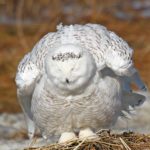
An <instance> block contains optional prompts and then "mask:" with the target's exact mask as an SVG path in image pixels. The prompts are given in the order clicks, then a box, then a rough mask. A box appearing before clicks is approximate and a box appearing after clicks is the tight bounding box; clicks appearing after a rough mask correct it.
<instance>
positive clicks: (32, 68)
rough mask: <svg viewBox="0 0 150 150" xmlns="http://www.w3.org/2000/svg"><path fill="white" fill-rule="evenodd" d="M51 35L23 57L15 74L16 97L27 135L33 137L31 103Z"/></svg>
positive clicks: (42, 71)
mask: <svg viewBox="0 0 150 150" xmlns="http://www.w3.org/2000/svg"><path fill="white" fill-rule="evenodd" d="M52 37H53V33H49V34H47V35H46V36H44V37H43V38H42V39H41V40H40V41H39V42H38V43H37V44H36V45H35V47H34V48H33V50H32V51H31V52H30V53H28V54H27V55H25V56H24V58H23V59H22V60H21V62H20V63H19V66H18V70H17V73H16V85H17V96H18V100H19V103H20V105H21V108H22V110H23V112H24V115H25V119H26V122H27V128H28V135H29V137H30V138H32V137H33V136H34V132H35V125H34V122H33V121H32V120H33V116H32V112H31V103H32V102H31V101H32V95H33V92H34V89H35V87H36V84H37V82H38V81H39V80H40V78H41V76H42V75H43V74H44V59H45V56H46V54H47V52H48V46H49V47H50V46H51V43H53V42H54V40H53V38H52Z"/></svg>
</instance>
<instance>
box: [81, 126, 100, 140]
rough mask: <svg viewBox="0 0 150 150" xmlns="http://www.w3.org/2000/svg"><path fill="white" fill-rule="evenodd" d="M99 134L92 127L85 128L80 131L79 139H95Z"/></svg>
mask: <svg viewBox="0 0 150 150" xmlns="http://www.w3.org/2000/svg"><path fill="white" fill-rule="evenodd" d="M95 138H98V135H96V133H94V132H93V131H92V130H91V129H90V128H86V129H83V130H81V131H80V132H79V139H81V140H83V139H95Z"/></svg>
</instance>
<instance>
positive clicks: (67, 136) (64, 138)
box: [58, 132, 77, 143]
mask: <svg viewBox="0 0 150 150" xmlns="http://www.w3.org/2000/svg"><path fill="white" fill-rule="evenodd" d="M75 139H77V137H76V135H75V133H73V132H64V133H62V134H61V136H60V138H59V141H58V143H65V142H68V141H72V140H75Z"/></svg>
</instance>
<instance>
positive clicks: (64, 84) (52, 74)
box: [45, 45, 96, 91]
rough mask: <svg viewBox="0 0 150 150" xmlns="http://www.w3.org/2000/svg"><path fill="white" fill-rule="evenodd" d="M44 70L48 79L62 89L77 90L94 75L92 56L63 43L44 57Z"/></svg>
mask: <svg viewBox="0 0 150 150" xmlns="http://www.w3.org/2000/svg"><path fill="white" fill-rule="evenodd" d="M45 64H46V72H47V76H48V78H49V79H50V81H51V82H52V83H53V84H54V85H55V86H57V87H58V88H60V89H62V90H70V91H73V90H77V89H79V88H83V87H84V86H87V84H88V83H89V82H90V80H91V78H92V77H93V76H94V75H95V72H96V65H95V62H94V60H93V58H92V56H91V55H90V54H89V53H87V52H86V51H85V50H84V49H82V48H81V47H79V46H74V45H63V46H61V47H59V48H57V49H56V50H53V51H52V52H50V53H49V54H48V55H47V58H46V63H45Z"/></svg>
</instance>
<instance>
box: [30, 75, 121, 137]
mask: <svg viewBox="0 0 150 150" xmlns="http://www.w3.org/2000/svg"><path fill="white" fill-rule="evenodd" d="M106 82H107V83H106ZM103 85H104V86H103ZM110 85H111V86H112V85H113V86H114V87H113V88H116V90H115V89H114V91H115V92H112V93H111V94H110V92H109V91H108V87H107V86H110ZM119 88H120V84H119V83H118V81H117V80H116V79H114V78H111V77H109V78H107V79H106V81H105V80H100V81H99V83H98V85H96V84H95V85H94V83H93V85H91V90H90V91H91V92H87V93H88V94H87V93H86V92H85V93H82V94H81V95H68V96H64V97H63V96H60V95H54V93H53V92H52V91H51V87H50V85H48V82H47V81H46V80H45V79H44V78H43V79H42V80H41V81H40V83H39V85H37V87H36V89H35V91H34V95H33V99H32V113H33V117H34V121H35V123H36V125H37V126H38V127H39V128H40V130H41V131H42V132H44V133H45V134H47V136H50V135H52V134H53V135H60V134H61V133H62V132H70V131H79V130H80V129H81V128H86V127H90V128H92V129H93V130H99V129H101V128H107V127H110V126H111V125H112V124H113V123H114V122H115V121H116V119H117V117H118V114H120V107H121V101H120V96H121V95H120V89H119ZM106 89H107V90H106ZM118 99H119V100H118Z"/></svg>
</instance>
